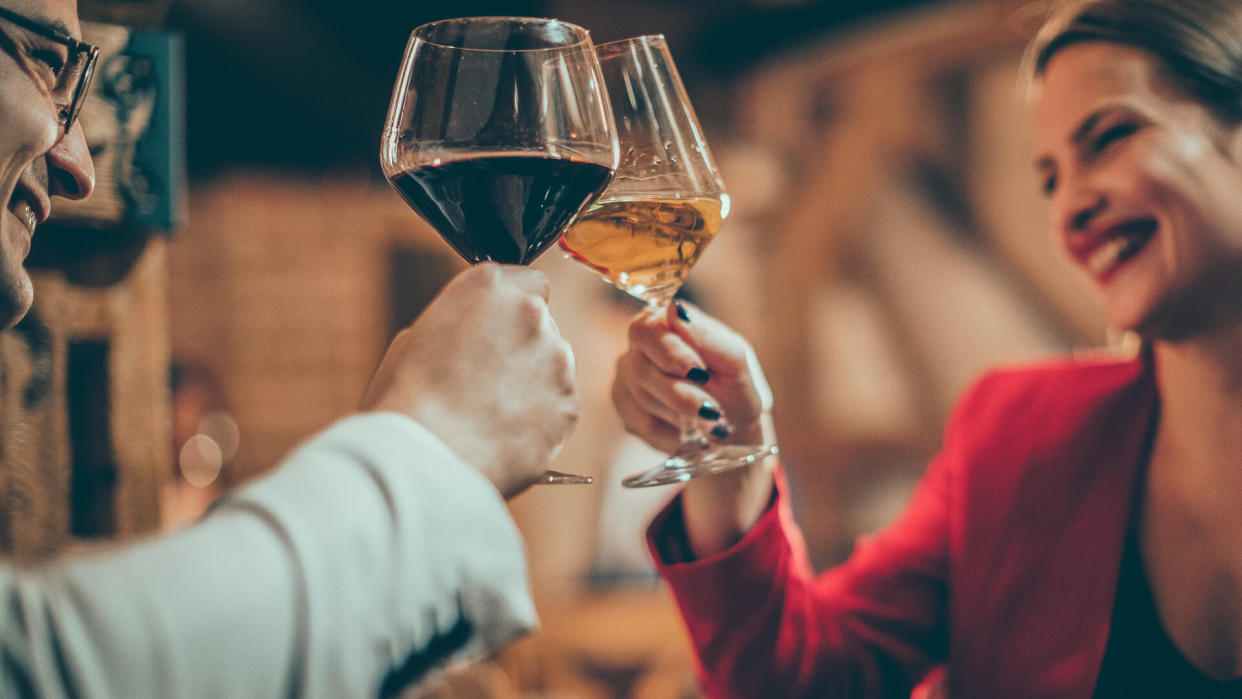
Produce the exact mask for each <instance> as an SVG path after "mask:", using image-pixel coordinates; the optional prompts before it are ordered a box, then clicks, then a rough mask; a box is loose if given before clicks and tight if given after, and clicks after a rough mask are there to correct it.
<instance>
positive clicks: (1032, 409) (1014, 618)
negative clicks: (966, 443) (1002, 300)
mask: <svg viewBox="0 0 1242 699" xmlns="http://www.w3.org/2000/svg"><path fill="white" fill-rule="evenodd" d="M1025 399H1026V401H1025V404H1024V405H1023V406H1022V409H1021V410H1020V411H1016V412H1015V413H1014V414H1011V415H1010V416H1009V417H1010V418H1012V417H1013V415H1015V414H1016V415H1025V416H1031V417H1030V418H1029V419H1030V422H1028V423H1026V424H1022V423H1018V424H1009V425H1004V426H999V425H998V426H992V427H991V428H990V429H991V431H992V432H997V433H999V434H1005V435H1015V434H1017V435H1025V436H1026V437H1027V438H1026V439H1012V438H1008V437H1007V438H1005V439H993V440H991V443H988V444H986V445H984V446H983V447H982V448H981V449H980V457H981V458H984V459H985V460H986V461H985V463H989V464H994V465H993V466H991V467H989V468H988V469H987V471H988V472H987V474H986V475H985V476H984V477H982V478H979V479H977V480H972V482H971V483H970V484H969V485H968V486H967V488H968V491H967V492H965V493H964V497H965V498H967V500H968V501H969V499H971V498H989V499H991V501H992V505H991V506H990V507H987V508H981V509H976V510H972V511H968V514H967V517H968V521H967V522H966V523H965V524H964V526H965V528H966V530H967V533H966V534H965V543H966V547H967V548H966V549H965V550H964V551H962V552H961V562H960V566H959V569H958V570H957V571H956V572H955V573H954V576H955V577H957V576H958V575H959V574H960V575H961V576H963V578H964V579H966V580H970V581H971V587H965V586H964V589H970V590H972V591H973V594H972V597H973V599H962V600H957V601H955V603H954V604H955V608H956V610H957V611H958V612H959V613H960V616H958V615H956V614H955V618H956V619H960V620H962V621H963V623H962V624H961V626H960V627H959V628H958V630H957V631H958V632H960V633H955V634H954V641H955V643H956V644H960V653H959V652H958V650H955V651H954V655H955V663H960V665H959V666H960V667H962V673H958V674H964V675H966V677H952V676H951V678H950V682H951V683H952V684H954V685H958V687H957V689H958V691H960V692H961V693H960V694H952V693H951V695H952V696H963V697H999V696H1005V697H1013V698H1015V699H1016V698H1018V697H1030V698H1034V697H1047V698H1048V699H1052V698H1055V699H1089V698H1090V696H1091V694H1092V691H1093V689H1094V686H1095V681H1096V676H1097V674H1098V672H1099V667H1100V663H1101V661H1102V658H1103V653H1104V648H1105V645H1106V643H1107V641H1108V633H1109V625H1110V619H1111V615H1112V610H1113V599H1114V596H1115V593H1116V587H1117V578H1118V572H1119V568H1120V562H1121V553H1122V549H1123V546H1124V541H1125V534H1126V527H1127V524H1128V522H1129V520H1130V513H1131V510H1132V508H1133V505H1134V500H1135V498H1134V493H1135V488H1136V486H1137V484H1138V480H1137V478H1136V476H1137V474H1138V473H1139V465H1140V462H1141V460H1142V458H1143V453H1142V452H1143V447H1144V444H1145V441H1146V435H1147V433H1148V431H1149V425H1150V420H1151V417H1152V415H1153V410H1154V408H1155V405H1156V395H1155V387H1154V381H1153V380H1152V378H1151V372H1150V370H1149V369H1148V368H1147V365H1146V363H1140V362H1134V363H1132V364H1115V365H1109V366H1106V367H1101V368H1100V369H1099V370H1096V371H1092V372H1085V371H1070V372H1064V373H1063V374H1060V375H1057V376H1055V377H1054V378H1053V380H1050V381H1043V382H1041V385H1040V387H1039V389H1038V391H1036V392H1035V395H1033V396H1025ZM972 468H973V467H972ZM972 513H973V514H980V513H990V514H991V515H992V516H984V517H972ZM1002 513H1003V514H1002ZM989 520H990V521H989ZM971 527H990V528H991V529H992V530H991V531H990V532H981V533H980V535H979V536H974V537H972V536H971V535H970V533H969V530H970V528H971ZM972 542H973V544H974V545H975V547H976V548H975V550H970V548H969V547H970V545H971V544H972ZM957 679H960V680H961V683H960V684H959V683H958V682H956V681H955V680H957Z"/></svg>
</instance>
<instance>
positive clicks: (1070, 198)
mask: <svg viewBox="0 0 1242 699" xmlns="http://www.w3.org/2000/svg"><path fill="white" fill-rule="evenodd" d="M1107 204H1108V202H1107V198H1106V197H1105V196H1104V193H1103V192H1101V191H1099V190H1098V189H1095V188H1093V187H1087V186H1075V187H1066V188H1064V189H1063V190H1062V193H1061V196H1059V197H1057V200H1056V201H1055V202H1054V203H1053V208H1054V211H1053V217H1052V220H1053V221H1054V222H1056V225H1057V230H1058V231H1059V232H1061V233H1062V234H1064V235H1067V236H1069V235H1073V234H1074V233H1082V232H1083V231H1086V230H1087V229H1088V228H1090V227H1091V223H1092V221H1093V220H1094V219H1095V218H1096V217H1097V216H1098V215H1099V214H1100V212H1102V211H1103V210H1104V209H1105V208H1106V207H1107Z"/></svg>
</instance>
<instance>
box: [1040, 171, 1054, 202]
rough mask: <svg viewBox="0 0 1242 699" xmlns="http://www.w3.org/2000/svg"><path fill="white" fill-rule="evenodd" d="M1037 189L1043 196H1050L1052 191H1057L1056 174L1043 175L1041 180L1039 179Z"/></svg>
mask: <svg viewBox="0 0 1242 699" xmlns="http://www.w3.org/2000/svg"><path fill="white" fill-rule="evenodd" d="M1039 191H1041V192H1043V193H1044V196H1045V197H1050V196H1052V193H1053V192H1055V191H1057V177H1056V175H1048V176H1046V177H1044V178H1043V180H1042V181H1040V184H1039Z"/></svg>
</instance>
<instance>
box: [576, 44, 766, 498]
mask: <svg viewBox="0 0 1242 699" xmlns="http://www.w3.org/2000/svg"><path fill="white" fill-rule="evenodd" d="M596 54H597V55H598V56H599V61H600V67H601V70H602V71H603V75H604V84H605V87H606V88H607V91H608V95H609V101H610V103H611V105H612V110H613V120H614V122H615V123H616V126H617V133H618V138H619V139H620V141H621V145H622V148H621V150H622V155H621V159H620V161H619V164H618V166H617V172H616V175H615V176H614V177H613V180H612V184H610V185H609V186H608V188H607V189H606V190H605V191H604V194H603V195H602V196H601V197H600V198H599V199H598V200H597V201H596V202H595V203H594V204H592V205H591V207H590V208H589V209H588V210H587V211H586V213H584V214H582V215H581V217H580V218H579V219H578V221H577V222H576V223H575V224H574V225H572V226H571V227H570V229H569V230H568V231H566V233H565V236H564V237H563V238H561V241H560V245H561V247H562V248H563V249H564V250H565V253H566V256H567V257H569V258H571V259H574V260H577V261H578V262H581V263H582V264H584V265H586V266H587V267H589V268H590V269H591V270H593V271H594V272H596V273H597V274H599V275H600V276H601V277H603V278H604V280H605V281H607V282H609V283H611V284H613V285H614V286H616V287H617V288H619V289H621V290H622V291H625V292H626V293H628V294H630V295H631V296H635V297H637V298H639V299H642V301H643V302H644V303H645V304H646V305H647V307H648V309H649V310H650V311H651V312H652V313H655V314H665V315H666V314H667V309H668V305H669V303H670V302H671V301H672V299H673V296H674V295H675V294H676V293H677V291H678V289H680V288H681V286H682V284H683V283H684V282H685V279H686V275H687V274H689V272H690V269H691V267H693V266H694V264H695V263H696V262H698V260H699V257H700V256H701V255H702V254H703V251H704V249H705V248H706V247H707V245H708V243H710V242H711V241H712V239H713V238H714V237H715V235H716V233H717V231H718V230H719V229H720V227H721V225H722V224H723V223H724V220H725V219H726V218H727V217H728V216H729V209H730V199H729V195H728V193H727V192H726V191H725V186H724V182H722V181H721V179H720V174H719V172H718V170H717V168H716V164H715V163H714V162H713V160H712V156H711V152H710V151H709V150H708V147H707V141H706V139H704V138H703V133H702V129H701V128H700V126H699V121H698V118H697V117H696V116H695V113H694V108H693V107H692V106H691V104H690V100H689V98H688V97H687V96H686V91H685V87H684V86H683V84H682V82H681V77H680V76H679V75H678V73H677V68H676V66H675V65H674V63H673V58H672V56H671V54H670V53H669V50H668V44H667V42H666V41H665V39H664V37H663V36H662V35H648V36H640V37H635V38H632V39H623V40H621V41H613V42H609V43H607V44H602V45H600V46H599V47H597V48H596ZM679 427H680V428H681V447H680V448H679V449H678V451H677V452H676V453H675V454H672V455H671V456H669V457H668V458H667V459H666V460H665V461H664V462H663V463H661V464H659V465H657V466H656V467H655V468H653V469H651V470H649V471H647V472H644V473H640V474H636V475H634V476H632V477H630V478H626V479H625V480H624V481H622V485H625V486H626V487H631V488H637V487H645V486H652V485H662V484H665V483H676V482H680V481H685V480H689V479H690V478H695V477H698V476H704V475H709V474H712V473H718V472H721V471H727V470H730V469H734V468H738V467H741V466H745V465H747V464H751V463H754V462H756V461H757V460H759V459H762V458H763V457H765V456H767V455H769V454H774V453H776V447H775V446H761V445H724V444H714V443H712V442H710V441H709V440H708V439H707V438H706V437H704V436H703V433H702V431H701V430H700V429H699V424H698V422H697V418H694V417H690V416H687V417H683V418H682V420H681V424H680V425H679Z"/></svg>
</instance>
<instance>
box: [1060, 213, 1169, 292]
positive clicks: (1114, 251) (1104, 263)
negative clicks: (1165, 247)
mask: <svg viewBox="0 0 1242 699" xmlns="http://www.w3.org/2000/svg"><path fill="white" fill-rule="evenodd" d="M1157 228H1158V224H1157V222H1156V220H1155V219H1150V218H1144V219H1135V220H1133V221H1126V222H1124V223H1121V224H1118V225H1116V226H1112V227H1111V228H1108V229H1106V230H1104V231H1102V232H1101V233H1099V234H1097V235H1093V236H1091V239H1092V240H1093V241H1095V243H1094V244H1093V245H1089V246H1086V247H1085V248H1084V249H1083V250H1082V251H1081V252H1080V254H1079V259H1080V260H1081V261H1082V264H1083V265H1084V266H1085V267H1086V268H1087V271H1088V272H1090V273H1091V274H1092V276H1095V277H1097V278H1101V277H1105V276H1107V275H1108V274H1109V273H1110V272H1111V271H1112V270H1113V269H1115V268H1117V267H1118V266H1120V265H1121V264H1122V263H1124V262H1126V261H1127V260H1129V259H1130V258H1132V257H1134V256H1135V255H1137V254H1138V252H1139V251H1140V250H1142V249H1143V248H1144V247H1145V246H1146V245H1147V243H1148V241H1150V240H1151V239H1152V237H1153V236H1155V235H1156V230H1157Z"/></svg>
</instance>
